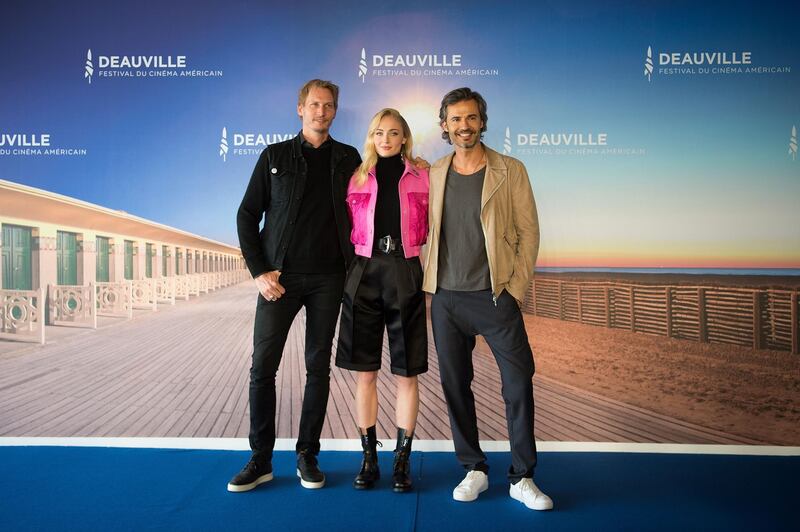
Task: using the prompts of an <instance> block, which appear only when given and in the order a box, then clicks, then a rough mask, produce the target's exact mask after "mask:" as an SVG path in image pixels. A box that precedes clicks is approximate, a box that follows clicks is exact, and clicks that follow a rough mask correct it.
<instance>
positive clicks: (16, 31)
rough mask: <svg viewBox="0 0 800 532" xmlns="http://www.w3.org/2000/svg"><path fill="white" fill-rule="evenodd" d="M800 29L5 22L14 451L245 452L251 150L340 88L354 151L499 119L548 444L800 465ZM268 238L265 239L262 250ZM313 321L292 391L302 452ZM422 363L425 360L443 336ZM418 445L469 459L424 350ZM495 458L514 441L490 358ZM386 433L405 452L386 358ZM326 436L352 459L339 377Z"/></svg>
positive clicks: (768, 15)
mask: <svg viewBox="0 0 800 532" xmlns="http://www.w3.org/2000/svg"><path fill="white" fill-rule="evenodd" d="M798 19H800V4H798V3H793V2H774V1H760V2H755V1H729V2H703V3H700V4H698V3H697V2H688V1H677V2H669V3H665V2H648V3H641V2H628V1H619V2H612V3H611V4H609V3H608V2H590V1H582V0H581V1H575V2H549V1H548V2H531V3H528V2H496V3H492V4H487V3H478V2H455V1H452V0H442V1H441V2H437V3H435V4H431V3H430V2H416V1H409V2H404V3H402V5H400V4H398V5H395V6H386V5H379V4H370V3H367V4H364V3H363V2H353V1H350V0H343V1H340V2H337V3H330V2H319V1H314V0H312V1H309V2H303V3H300V4H291V3H289V2H266V1H264V2H244V1H237V0H233V1H225V2H217V1H210V0H198V1H192V2H189V1H184V0H173V1H169V2H162V3H149V2H145V3H142V2H132V1H121V2H114V3H113V4H109V3H108V2H94V1H85V2H47V1H40V2H28V3H23V2H13V3H11V4H10V5H6V6H4V8H3V17H2V18H0V49H2V50H3V52H2V53H0V72H2V74H1V75H0V94H2V95H3V98H2V102H0V224H1V225H2V236H0V246H1V248H2V265H0V275H1V277H2V285H0V437H9V436H15V437H17V436H51V437H92V436H115V437H132V436H147V437H186V438H190V437H195V438H201V437H202V438H221V437H237V438H243V437H246V436H247V433H248V428H249V409H248V379H249V368H250V355H251V353H252V335H253V320H254V314H255V303H256V294H257V291H256V288H255V286H254V284H253V283H252V280H251V278H250V275H249V273H248V272H247V270H246V268H245V265H244V261H243V259H242V257H241V253H240V250H239V244H238V238H237V233H236V211H237V208H238V206H239V202H240V201H241V199H242V196H243V194H244V191H245V187H246V186H247V183H248V181H249V178H250V175H251V173H252V171H253V168H254V166H255V164H256V161H257V160H258V157H259V154H260V153H261V152H262V150H264V149H265V148H266V147H267V146H268V145H270V144H273V143H276V142H281V141H283V140H287V139H291V138H293V137H294V136H295V135H297V134H298V132H299V130H300V127H301V124H300V119H299V117H298V113H297V103H298V102H297V93H298V90H299V88H300V87H301V86H302V85H303V84H304V83H305V82H306V81H307V80H309V79H312V78H322V79H326V80H331V81H333V82H334V83H336V84H338V85H339V87H340V88H341V91H340V95H339V107H338V112H337V115H336V119H335V121H334V123H333V126H332V129H331V134H332V136H333V137H334V138H335V139H337V140H339V141H342V142H345V143H347V144H351V145H354V146H356V147H357V148H358V149H359V150H361V149H362V147H363V144H364V138H365V136H366V129H367V125H368V123H369V120H370V118H371V117H372V116H373V115H374V113H375V112H377V111H378V110H379V109H381V108H383V107H394V108H396V109H398V110H399V111H400V112H401V113H402V114H403V116H404V117H405V118H406V119H407V120H408V122H409V124H410V127H411V130H412V132H413V137H414V138H413V140H414V148H415V149H414V151H415V154H416V155H419V156H421V157H423V158H424V159H426V160H427V161H429V162H431V163H433V162H434V161H435V160H436V159H438V158H440V157H442V156H444V155H446V154H448V153H450V152H451V151H452V146H451V145H449V144H448V142H447V141H445V140H443V139H442V135H441V128H440V125H439V123H438V122H439V118H438V117H439V106H440V101H441V98H442V96H443V95H444V94H445V93H447V92H448V91H449V90H451V89H454V88H458V87H464V86H467V87H470V88H472V89H473V90H476V91H478V92H480V93H481V94H482V95H483V96H484V97H485V99H486V100H487V102H488V117H489V119H488V122H487V126H488V130H487V131H486V133H485V135H484V142H485V144H486V145H487V146H489V147H491V148H493V149H495V150H497V151H500V152H502V153H504V154H506V155H509V156H511V157H515V158H517V159H519V160H520V161H522V162H523V163H524V165H525V167H526V168H527V171H528V174H529V176H530V181H531V185H532V187H533V191H534V195H535V198H536V204H537V208H538V213H539V222H540V227H541V248H540V254H539V260H538V263H537V267H536V275H535V277H534V281H533V282H532V283H531V286H530V288H529V290H528V294H527V297H526V299H525V301H524V303H523V312H524V317H525V323H526V326H527V330H528V335H529V338H530V342H531V346H532V347H533V351H534V358H535V363H536V376H535V377H534V390H535V397H536V428H535V432H536V437H537V439H539V440H545V441H571V442H643V443H684V444H731V445H742V444H745V445H780V446H800V306H799V305H798V293H799V292H798V291H799V289H800V208H799V207H798V200H799V199H800V160H798V153H797V151H798V150H797V128H798V126H800V99H798V94H800V77H799V76H798V69H799V68H800V44H798V39H797V22H796V21H797V20H798ZM265 230H266V231H269V230H270V228H269V227H266V228H265ZM304 329H305V316H304V314H303V313H302V312H301V314H300V315H299V316H298V318H297V319H296V321H295V323H294V325H293V329H292V331H291V332H290V336H289V341H288V342H287V347H286V350H285V352H284V357H283V361H282V365H281V369H280V372H279V375H278V422H277V423H278V425H277V427H278V437H281V438H292V437H296V436H297V428H298V427H297V426H298V421H299V417H300V404H301V400H302V393H303V385H304V382H305V366H304V359H303V345H304V338H305V335H304ZM429 336H430V335H429ZM429 359H430V371H429V372H428V373H426V374H424V375H423V376H421V377H420V390H421V397H422V404H421V409H420V419H419V426H418V429H417V438H418V439H422V440H447V439H450V438H451V433H450V429H449V423H448V416H447V409H446V405H445V403H444V399H443V394H442V391H441V387H440V384H439V374H438V364H437V361H436V352H435V349H434V347H433V338H432V336H430V352H429ZM474 365H475V379H474V382H473V390H474V393H475V395H476V398H477V402H478V405H479V406H478V416H479V422H480V431H481V439H484V440H497V441H503V440H507V439H508V433H507V430H506V424H505V405H504V403H503V400H502V398H501V397H500V387H501V382H500V377H499V373H498V370H497V365H496V363H495V360H494V357H493V356H492V354H491V351H490V349H489V348H488V346H487V345H486V343H485V342H483V341H482V340H480V339H479V341H478V343H477V346H476V349H475V352H474ZM383 366H384V367H383V368H382V370H381V374H380V382H379V390H380V394H379V400H380V409H379V415H378V418H379V422H378V431H379V436H380V437H383V438H386V437H387V436H388V435H392V434H394V406H393V403H394V393H395V382H394V378H393V377H392V376H391V374H390V372H389V367H388V366H389V356H388V348H386V347H385V348H384V359H383ZM331 378H332V385H331V395H330V402H329V407H328V416H327V419H326V424H325V429H324V433H323V437H325V438H334V439H337V438H341V439H353V438H356V437H357V431H356V428H355V421H354V419H355V417H354V412H355V402H354V389H355V378H354V375H353V374H351V373H350V372H348V371H345V370H341V369H338V368H335V367H334V368H333V369H332V371H331Z"/></svg>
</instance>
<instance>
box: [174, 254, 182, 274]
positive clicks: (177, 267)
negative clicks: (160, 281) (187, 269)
mask: <svg viewBox="0 0 800 532" xmlns="http://www.w3.org/2000/svg"><path fill="white" fill-rule="evenodd" d="M179 273H181V252H180V251H178V250H177V249H176V250H175V275H178V274H179Z"/></svg>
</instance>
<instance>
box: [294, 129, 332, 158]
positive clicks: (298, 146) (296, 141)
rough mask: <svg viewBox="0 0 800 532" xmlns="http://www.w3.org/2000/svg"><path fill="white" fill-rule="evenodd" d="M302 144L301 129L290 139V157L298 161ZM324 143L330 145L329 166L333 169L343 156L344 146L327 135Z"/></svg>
mask: <svg viewBox="0 0 800 532" xmlns="http://www.w3.org/2000/svg"><path fill="white" fill-rule="evenodd" d="M303 142H305V138H304V137H303V130H302V129H301V130H300V131H298V132H297V135H295V137H294V138H293V139H292V157H294V158H295V159H299V158H300V157H302V156H303ZM325 142H330V143H331V164H332V165H333V167H334V168H335V167H336V165H337V163H338V162H339V161H341V160H342V159H343V158H344V156H345V150H344V145H343V144H342V143H341V142H339V141H337V140H336V139H334V138H333V137H331V136H330V135H328V140H326V141H325Z"/></svg>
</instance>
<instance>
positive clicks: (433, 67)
mask: <svg viewBox="0 0 800 532" xmlns="http://www.w3.org/2000/svg"><path fill="white" fill-rule="evenodd" d="M499 75H500V70H499V69H497V68H492V67H486V66H479V65H474V64H470V63H469V62H467V61H465V60H464V56H463V54H445V53H431V52H412V53H377V54H375V53H373V54H369V53H367V50H366V48H362V49H361V57H360V59H359V61H358V78H359V79H360V80H361V82H362V83H364V82H366V80H367V78H381V77H383V78H391V77H495V76H499Z"/></svg>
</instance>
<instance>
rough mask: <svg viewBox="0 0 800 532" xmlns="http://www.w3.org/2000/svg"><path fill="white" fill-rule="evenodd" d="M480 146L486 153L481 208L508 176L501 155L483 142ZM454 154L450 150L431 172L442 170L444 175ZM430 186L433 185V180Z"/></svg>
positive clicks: (442, 187)
mask: <svg viewBox="0 0 800 532" xmlns="http://www.w3.org/2000/svg"><path fill="white" fill-rule="evenodd" d="M481 146H483V149H484V152H485V153H486V174H485V175H484V178H483V190H482V192H481V209H483V207H484V205H486V202H487V201H489V198H491V197H492V195H493V194H494V193H495V192H497V189H498V188H500V185H501V184H502V183H503V181H505V180H506V177H507V176H508V167H507V166H506V163H505V161H504V160H503V156H502V155H500V154H499V153H497V152H496V151H494V150H493V149H491V148H489V147H488V146H487V145H486V144H484V143H483V142H481ZM454 156H455V152H451V153H450V154H448V155H446V156H444V157H442V158H441V159H439V160H438V161H436V162H435V163H434V164H433V166H432V167H431V173H432V174H433V173H434V170H435V171H436V172H442V174H441V175H442V176H443V177H446V176H447V171H448V169H449V168H450V165H452V164H453V157H454ZM444 181H445V180H444V179H442V180H440V182H439V183H438V188H439V189H440V190H439V191H438V192H439V193H442V192H443V191H444ZM431 186H434V184H433V182H432V183H431ZM439 196H441V194H437V197H439Z"/></svg>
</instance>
